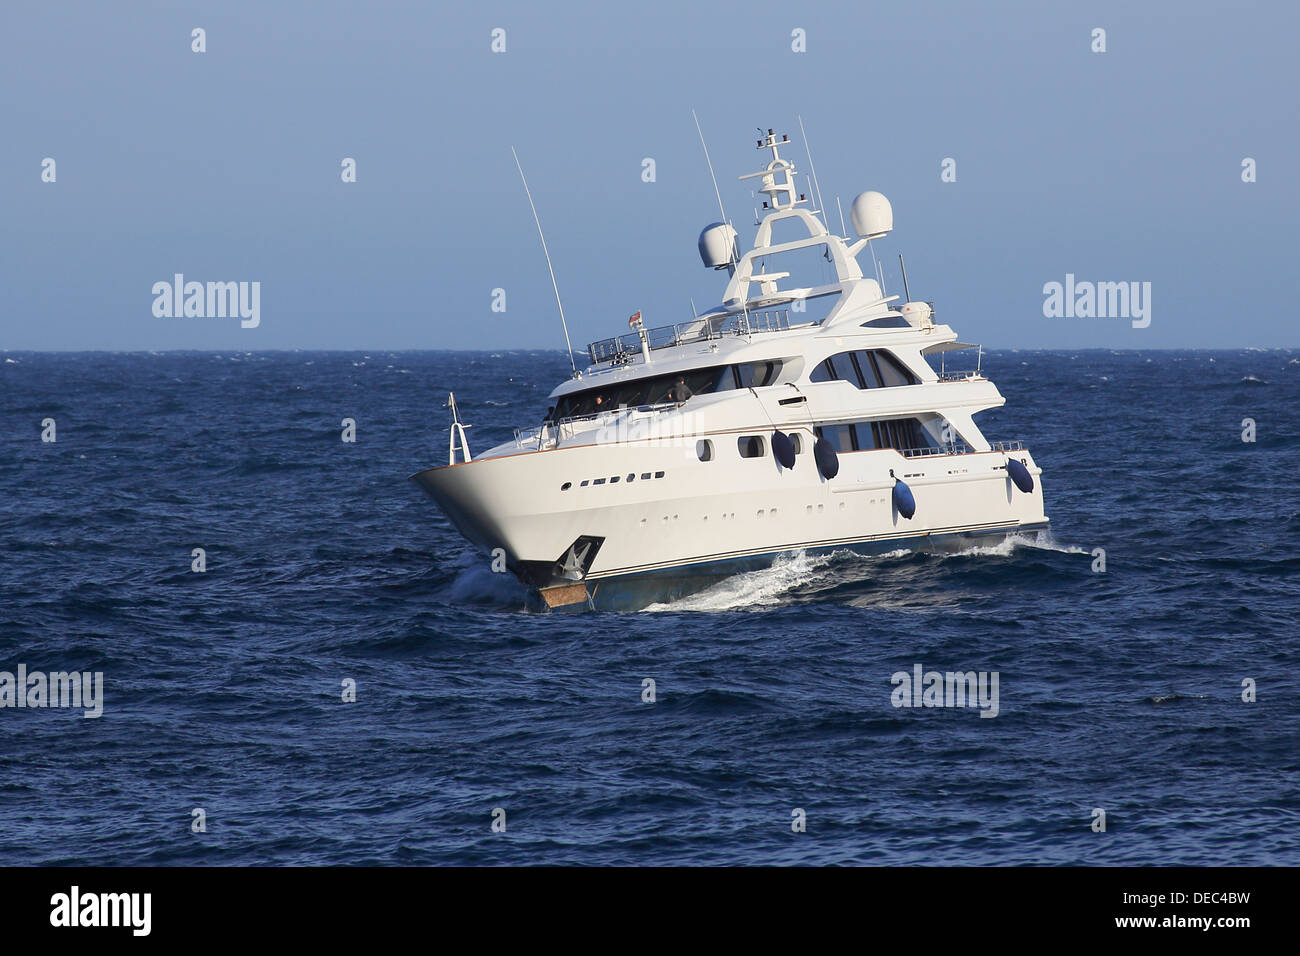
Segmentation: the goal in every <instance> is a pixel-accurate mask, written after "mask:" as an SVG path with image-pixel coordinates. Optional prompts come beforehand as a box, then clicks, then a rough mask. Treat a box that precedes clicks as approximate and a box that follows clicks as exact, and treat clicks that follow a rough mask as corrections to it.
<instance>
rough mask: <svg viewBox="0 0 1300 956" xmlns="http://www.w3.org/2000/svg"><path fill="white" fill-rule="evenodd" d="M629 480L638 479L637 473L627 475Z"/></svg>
mask: <svg viewBox="0 0 1300 956" xmlns="http://www.w3.org/2000/svg"><path fill="white" fill-rule="evenodd" d="M627 480H628V481H636V475H628V476H627Z"/></svg>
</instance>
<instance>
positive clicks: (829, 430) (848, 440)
mask: <svg viewBox="0 0 1300 956" xmlns="http://www.w3.org/2000/svg"><path fill="white" fill-rule="evenodd" d="M818 434H819V435H820V436H821V437H822V438H824V439H826V441H827V442H829V443H830V446H831V447H832V448H834V449H835V450H836V451H838V452H846V451H853V429H852V428H851V427H850V426H848V425H823V426H822V427H821V428H820V429H818Z"/></svg>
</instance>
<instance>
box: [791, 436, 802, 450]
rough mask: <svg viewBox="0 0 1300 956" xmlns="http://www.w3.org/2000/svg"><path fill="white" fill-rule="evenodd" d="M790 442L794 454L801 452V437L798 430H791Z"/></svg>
mask: <svg viewBox="0 0 1300 956" xmlns="http://www.w3.org/2000/svg"><path fill="white" fill-rule="evenodd" d="M790 444H792V445H794V453H795V454H796V455H802V454H803V438H802V437H800V435H799V433H798V432H793V433H792V434H791V435H790Z"/></svg>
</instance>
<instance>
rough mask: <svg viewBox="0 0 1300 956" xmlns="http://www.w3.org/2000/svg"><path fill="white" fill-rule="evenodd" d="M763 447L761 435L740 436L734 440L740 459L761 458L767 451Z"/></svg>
mask: <svg viewBox="0 0 1300 956" xmlns="http://www.w3.org/2000/svg"><path fill="white" fill-rule="evenodd" d="M765 445H766V443H765V442H764V441H763V436H762V435H741V436H740V437H739V438H737V439H736V447H737V448H739V449H740V457H741V458H762V457H763V455H764V454H765V453H766V451H767V449H766V447H765Z"/></svg>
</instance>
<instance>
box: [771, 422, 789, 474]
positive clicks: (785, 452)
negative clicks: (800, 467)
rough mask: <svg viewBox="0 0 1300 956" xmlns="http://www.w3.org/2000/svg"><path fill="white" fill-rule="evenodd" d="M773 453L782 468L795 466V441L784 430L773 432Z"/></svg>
mask: <svg viewBox="0 0 1300 956" xmlns="http://www.w3.org/2000/svg"><path fill="white" fill-rule="evenodd" d="M772 454H773V455H774V456H775V457H776V460H777V461H779V462H780V463H781V467H782V468H793V467H794V442H792V441H791V440H790V436H789V435H787V434H786V433H785V432H783V431H774V432H772Z"/></svg>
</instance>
